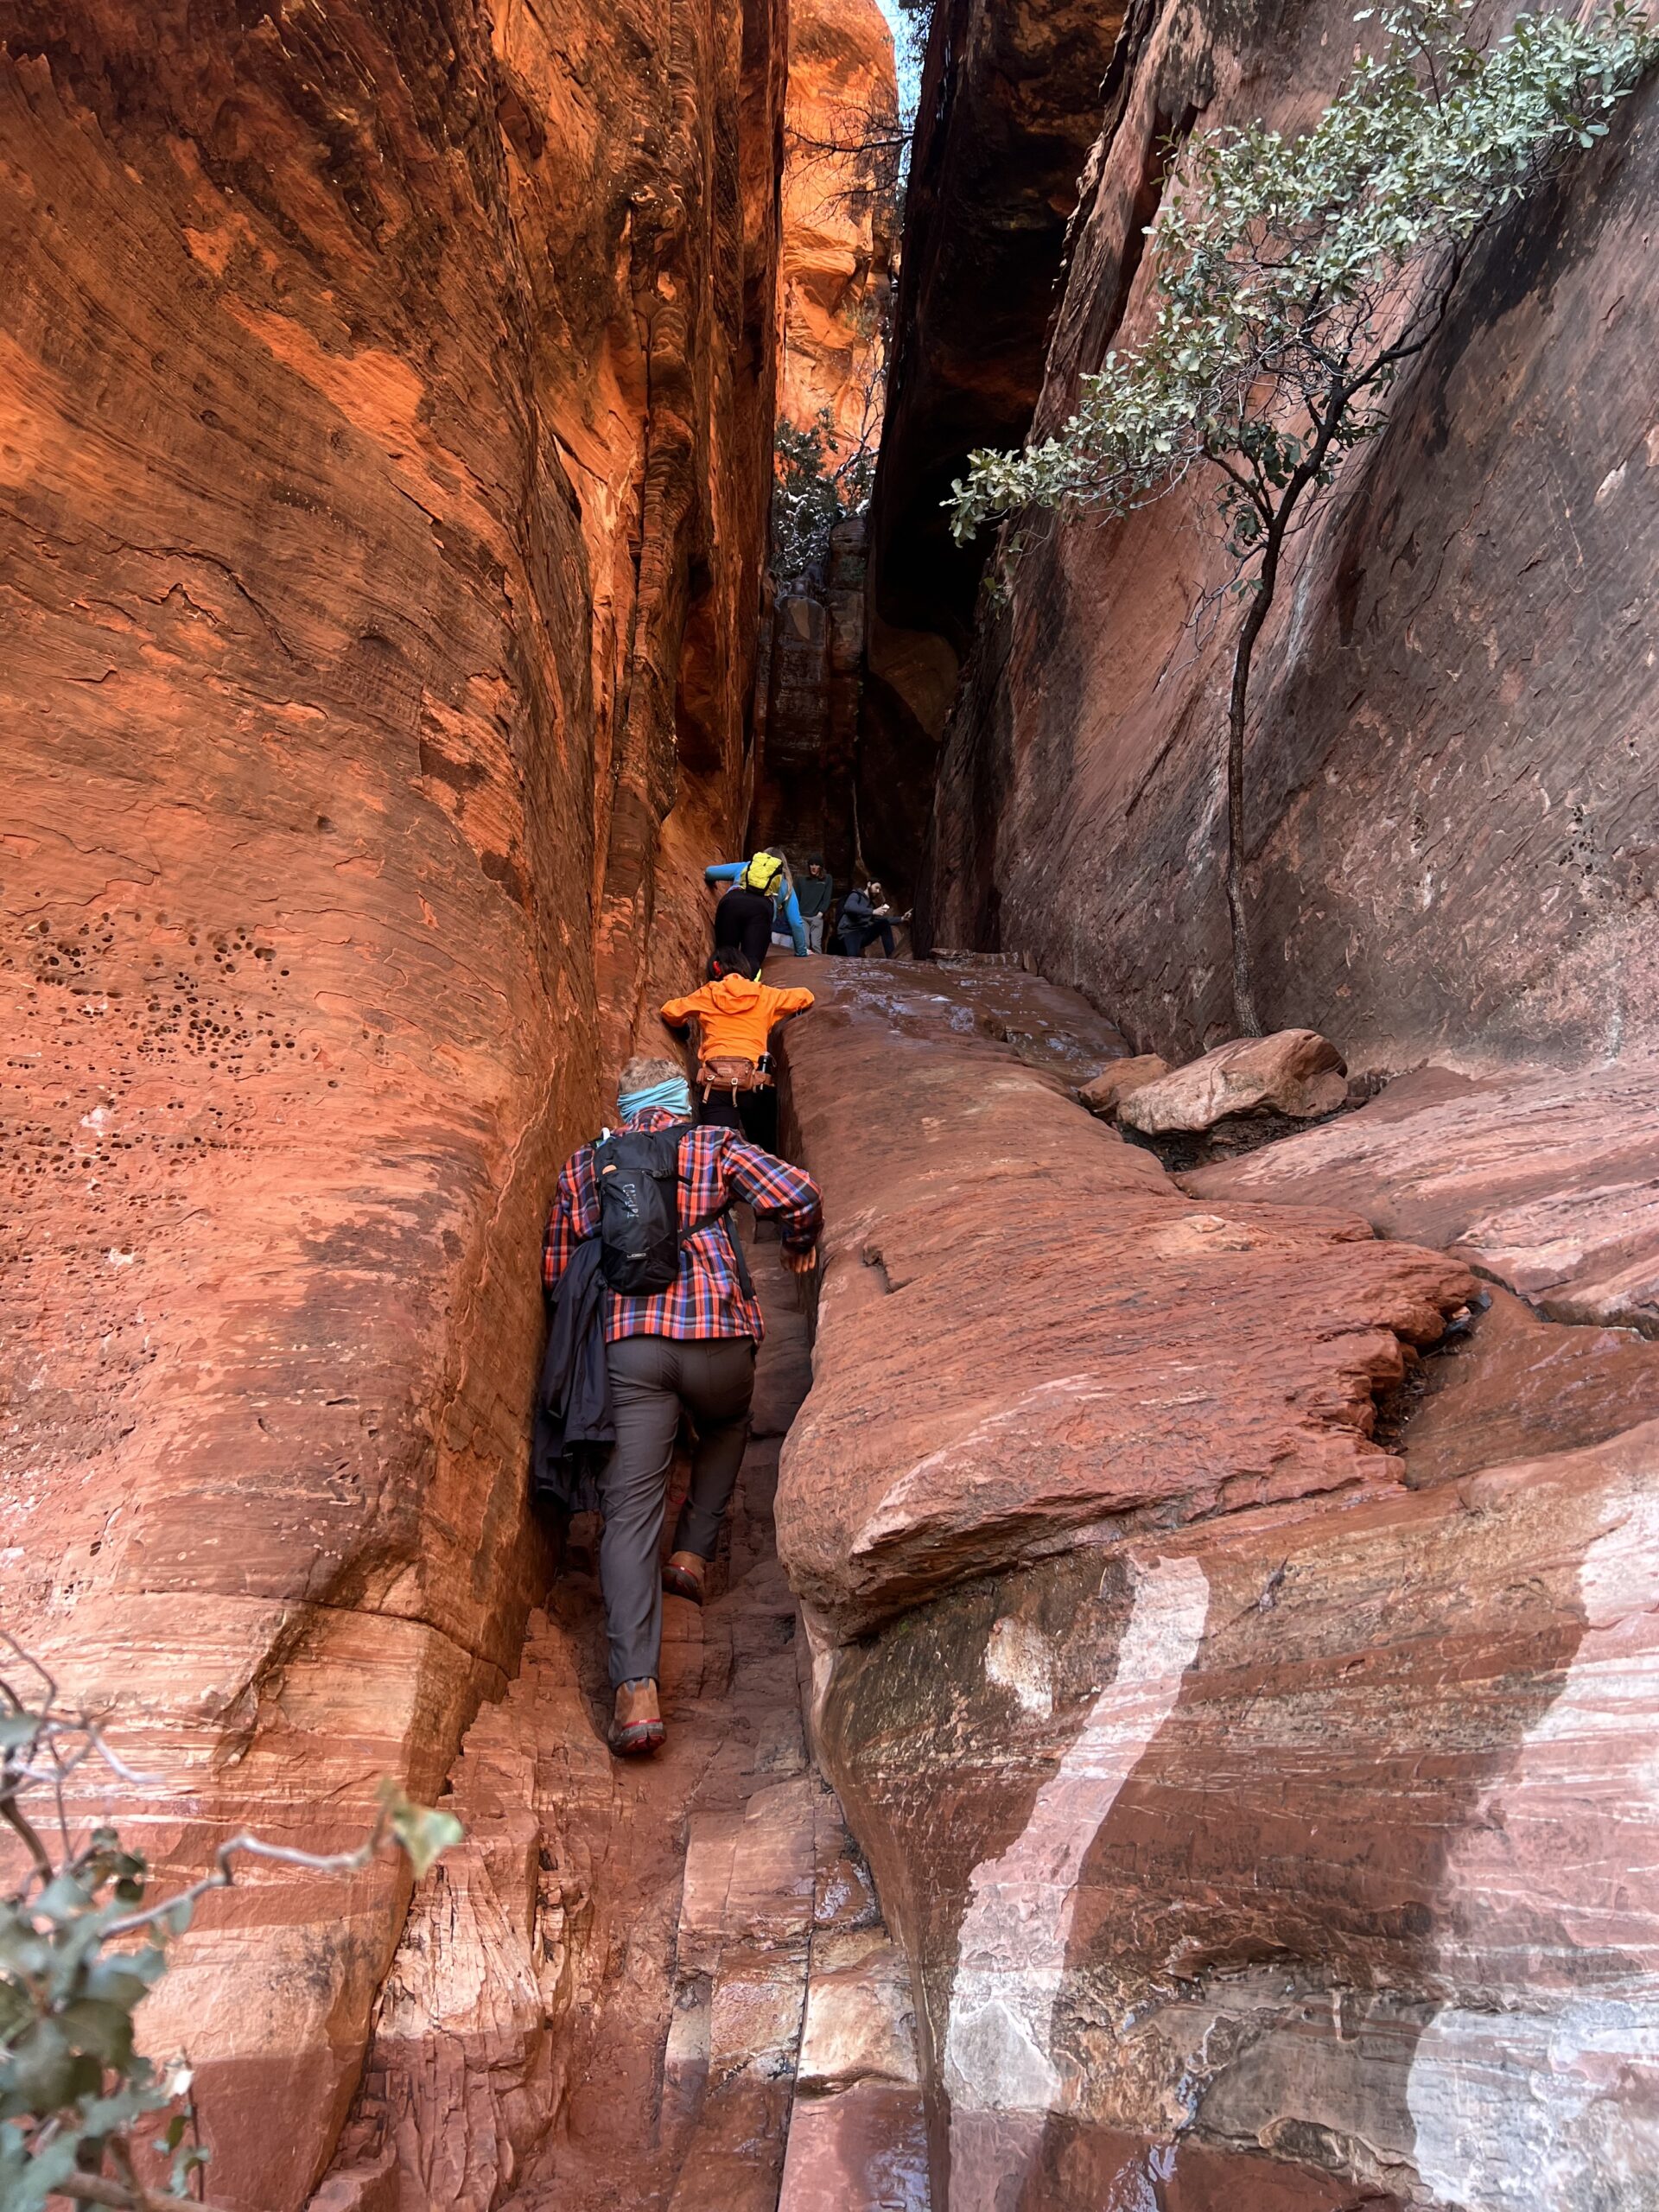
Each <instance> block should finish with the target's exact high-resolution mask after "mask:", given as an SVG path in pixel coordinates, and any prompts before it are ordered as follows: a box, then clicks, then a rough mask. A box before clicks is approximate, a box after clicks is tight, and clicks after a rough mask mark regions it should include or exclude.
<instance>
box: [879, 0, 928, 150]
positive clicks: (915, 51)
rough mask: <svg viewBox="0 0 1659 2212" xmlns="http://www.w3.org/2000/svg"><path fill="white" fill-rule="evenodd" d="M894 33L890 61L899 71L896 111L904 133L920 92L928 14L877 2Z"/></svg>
mask: <svg viewBox="0 0 1659 2212" xmlns="http://www.w3.org/2000/svg"><path fill="white" fill-rule="evenodd" d="M877 4H878V5H879V6H880V10H881V12H882V14H883V15H884V16H886V17H887V25H888V28H889V29H891V31H892V33H893V59H894V60H895V61H896V62H897V64H898V69H899V113H900V115H902V116H903V118H904V120H905V127H906V130H908V129H909V128H910V126H911V125H912V123H913V122H914V121H915V118H916V102H917V99H918V97H919V96H920V93H921V88H922V48H923V45H924V43H925V40H926V36H927V16H928V10H927V8H926V7H925V5H924V6H921V7H909V8H906V7H903V6H901V5H900V0H877Z"/></svg>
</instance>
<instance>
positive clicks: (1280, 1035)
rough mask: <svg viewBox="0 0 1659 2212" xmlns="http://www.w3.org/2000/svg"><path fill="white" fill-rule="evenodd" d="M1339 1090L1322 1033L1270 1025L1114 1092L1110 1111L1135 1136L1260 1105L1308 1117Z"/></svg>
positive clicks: (1339, 1063)
mask: <svg viewBox="0 0 1659 2212" xmlns="http://www.w3.org/2000/svg"><path fill="white" fill-rule="evenodd" d="M1131 1065H1133V1064H1132V1063H1131ZM1347 1095H1348V1064H1347V1062H1346V1061H1345V1060H1344V1058H1343V1057H1342V1055H1341V1053H1340V1052H1338V1050H1337V1048H1336V1046H1334V1045H1333V1044H1332V1042H1331V1040H1330V1039H1329V1038H1328V1037H1321V1036H1320V1035H1319V1032H1318V1031H1317V1030H1313V1029H1277V1030H1275V1031H1274V1033H1273V1035H1272V1036H1271V1037H1239V1038H1236V1039H1233V1040H1232V1042H1231V1043H1230V1044H1226V1045H1217V1047H1216V1049H1215V1051H1214V1052H1206V1053H1205V1056H1204V1058H1202V1059H1201V1060H1192V1061H1190V1062H1189V1063H1188V1064H1187V1065H1186V1066H1185V1067H1184V1068H1177V1069H1176V1070H1175V1071H1174V1072H1173V1074H1170V1075H1166V1076H1163V1077H1160V1079H1159V1080H1158V1081H1156V1082H1154V1083H1147V1084H1142V1085H1141V1087H1140V1088H1139V1089H1138V1090H1133V1091H1132V1092H1131V1093H1129V1095H1128V1096H1122V1095H1120V1098H1119V1102H1118V1107H1117V1114H1118V1118H1119V1120H1120V1121H1122V1122H1127V1123H1128V1126H1129V1127H1130V1128H1134V1129H1139V1130H1140V1131H1141V1135H1143V1136H1167V1135H1173V1134H1175V1133H1176V1132H1185V1133H1189V1134H1191V1133H1193V1132H1196V1131H1198V1130H1203V1129H1212V1128H1214V1127H1215V1126H1216V1124H1217V1122H1224V1121H1225V1120H1226V1119H1227V1117H1228V1116H1229V1115H1230V1114H1248V1113H1251V1112H1254V1111H1255V1110H1257V1109H1262V1108H1266V1109H1269V1110H1272V1111H1276V1112H1278V1113H1281V1114H1287V1115H1288V1116H1290V1117H1291V1119H1292V1120H1293V1121H1297V1122H1311V1121H1313V1120H1315V1119H1317V1117H1318V1116H1319V1115H1321V1114H1333V1113H1335V1111H1336V1109H1337V1108H1338V1106H1340V1105H1341V1104H1342V1103H1343V1101H1344V1099H1345V1098H1346V1096H1347ZM1096 1110H1098V1109H1096Z"/></svg>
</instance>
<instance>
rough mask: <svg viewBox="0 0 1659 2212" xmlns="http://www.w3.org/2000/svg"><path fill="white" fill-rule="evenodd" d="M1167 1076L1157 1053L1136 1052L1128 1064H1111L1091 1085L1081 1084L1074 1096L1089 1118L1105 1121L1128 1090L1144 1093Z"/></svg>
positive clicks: (1166, 1071) (1163, 1064)
mask: <svg viewBox="0 0 1659 2212" xmlns="http://www.w3.org/2000/svg"><path fill="white" fill-rule="evenodd" d="M1168 1073H1169V1062H1168V1061H1167V1060H1166V1059H1165V1058H1164V1057H1163V1055H1162V1054H1161V1053H1160V1052H1137V1053H1136V1055H1135V1058H1133V1059H1132V1060H1114V1061H1112V1063H1111V1064H1110V1065H1109V1066H1108V1067H1103V1069H1102V1070H1101V1071H1100V1073H1099V1074H1098V1075H1097V1076H1096V1077H1095V1079H1094V1081H1093V1082H1092V1083H1085V1084H1084V1086H1083V1089H1082V1090H1080V1091H1078V1093H1077V1096H1078V1097H1079V1098H1080V1099H1081V1100H1082V1102H1083V1103H1084V1105H1085V1106H1086V1107H1087V1108H1088V1109H1089V1111H1090V1113H1091V1114H1098V1115H1099V1116H1100V1118H1101V1119H1102V1121H1103V1122H1106V1121H1109V1120H1110V1119H1111V1117H1112V1116H1113V1115H1114V1114H1116V1111H1117V1109H1118V1108H1119V1107H1120V1106H1121V1105H1122V1103H1123V1101H1124V1100H1125V1099H1126V1098H1127V1097H1128V1095H1129V1093H1130V1092H1131V1091H1132V1090H1145V1089H1146V1087H1147V1084H1149V1083H1157V1082H1159V1081H1160V1080H1161V1078H1162V1077H1165V1076H1166V1075H1167V1074H1168Z"/></svg>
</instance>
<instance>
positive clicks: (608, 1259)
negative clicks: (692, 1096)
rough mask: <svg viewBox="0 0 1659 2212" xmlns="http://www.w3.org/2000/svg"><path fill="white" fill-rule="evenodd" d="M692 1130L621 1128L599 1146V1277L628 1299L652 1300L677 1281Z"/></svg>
mask: <svg viewBox="0 0 1659 2212" xmlns="http://www.w3.org/2000/svg"><path fill="white" fill-rule="evenodd" d="M691 1126H692V1125H691V1123H690V1122H675V1123H674V1124H673V1126H672V1127H671V1128H666V1129H618V1130H617V1131H616V1132H615V1134H614V1135H612V1136H608V1137H606V1138H603V1139H602V1140H601V1142H600V1143H598V1144H596V1145H595V1146H594V1173H595V1174H596V1175H597V1176H598V1178H599V1241H600V1259H599V1268H600V1273H601V1274H602V1275H603V1276H604V1278H605V1281H607V1283H608V1284H609V1286H610V1287H611V1288H612V1289H613V1290H618V1291H620V1292H621V1293H622V1294H623V1295H624V1296H625V1297H628V1298H647V1297H650V1296H651V1295H652V1294H653V1293H654V1292H657V1291H659V1290H666V1289H668V1287H670V1285H671V1283H673V1282H674V1281H676V1280H677V1277H678V1274H679V1272H680V1243H681V1238H680V1190H679V1182H680V1139H681V1138H682V1137H683V1135H685V1134H686V1132H687V1130H688V1129H690V1127H691Z"/></svg>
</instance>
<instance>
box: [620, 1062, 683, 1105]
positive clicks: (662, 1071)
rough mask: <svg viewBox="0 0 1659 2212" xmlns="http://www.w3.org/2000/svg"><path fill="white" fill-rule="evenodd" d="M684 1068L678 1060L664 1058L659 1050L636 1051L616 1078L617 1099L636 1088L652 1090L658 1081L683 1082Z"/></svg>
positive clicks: (631, 1092)
mask: <svg viewBox="0 0 1659 2212" xmlns="http://www.w3.org/2000/svg"><path fill="white" fill-rule="evenodd" d="M684 1081H685V1070H684V1068H683V1067H682V1066H681V1065H680V1063H679V1061H678V1060H665V1059H664V1058H663V1056H662V1054H661V1053H660V1052H636V1053H635V1054H634V1056H633V1058H632V1059H631V1060H630V1061H629V1062H628V1065H626V1067H625V1068H624V1069H623V1071H622V1072H621V1074H620V1076H618V1077H617V1078H616V1095H617V1097H618V1099H619V1100H621V1099H624V1098H627V1097H631V1096H632V1094H633V1093H634V1092H635V1091H636V1090H655V1089H656V1087H657V1085H658V1084H659V1083H683V1082H684Z"/></svg>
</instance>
